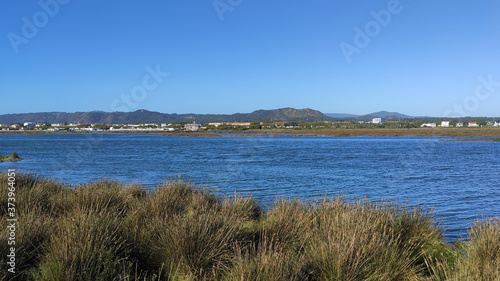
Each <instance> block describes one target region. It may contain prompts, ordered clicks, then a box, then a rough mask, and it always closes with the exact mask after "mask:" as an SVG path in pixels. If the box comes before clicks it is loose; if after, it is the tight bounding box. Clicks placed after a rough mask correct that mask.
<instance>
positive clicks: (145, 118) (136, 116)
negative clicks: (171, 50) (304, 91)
mask: <svg viewBox="0 0 500 281" xmlns="http://www.w3.org/2000/svg"><path fill="white" fill-rule="evenodd" d="M332 120H333V118H331V117H328V116H326V115H324V114H323V113H321V112H319V111H317V110H313V109H309V108H304V109H295V108H280V109H273V110H256V111H254V112H252V113H235V114H231V115H229V114H195V113H190V114H176V113H173V114H168V113H160V112H154V111H148V110H145V109H142V110H137V111H133V112H102V111H90V112H76V113H66V112H40V113H19V114H4V115H0V124H13V123H24V122H48V123H52V124H53V123H60V124H62V123H65V122H67V123H80V124H85V123H103V124H126V123H129V124H131V123H160V122H161V123H169V122H194V121H196V122H199V123H206V122H251V121H306V122H313V121H332Z"/></svg>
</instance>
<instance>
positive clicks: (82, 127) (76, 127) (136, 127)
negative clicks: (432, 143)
mask: <svg viewBox="0 0 500 281" xmlns="http://www.w3.org/2000/svg"><path fill="white" fill-rule="evenodd" d="M325 122H326V121H325ZM391 122H396V121H391ZM264 123H266V122H260V125H261V126H262V125H266V126H262V128H271V127H279V128H289V129H293V128H303V126H299V124H294V123H297V122H291V123H288V124H287V123H286V122H272V123H271V126H269V124H264ZM267 123H269V122H267ZM358 123H361V124H362V123H365V122H363V121H358ZM367 123H373V124H383V123H385V118H373V119H372V120H371V121H368V122H367ZM484 124H485V123H483V125H484ZM250 125H251V122H211V123H207V124H206V127H204V126H203V125H202V124H199V123H196V122H193V123H186V124H185V125H182V126H181V125H179V124H171V123H170V124H167V123H143V124H112V125H109V124H108V125H103V124H73V123H70V124H66V123H65V124H50V125H46V124H44V123H36V122H24V123H22V124H0V131H10V130H21V131H22V130H37V131H49V132H57V131H61V130H65V131H70V132H78V131H104V130H109V131H114V132H151V131H176V130H184V131H196V130H199V129H207V127H212V128H213V127H215V128H217V127H220V126H234V127H246V128H249V127H250ZM315 126H317V125H315ZM481 126H482V125H479V124H478V122H475V121H470V122H467V123H464V122H457V123H454V124H453V125H452V124H451V122H450V121H441V124H438V123H424V124H421V125H420V127H429V128H436V127H443V128H448V127H456V128H461V127H472V128H473V127H481ZM486 126H492V127H500V121H488V122H487V123H486ZM319 127H324V126H319ZM311 128H312V125H311Z"/></svg>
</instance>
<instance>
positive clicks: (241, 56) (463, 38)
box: [0, 0, 500, 116]
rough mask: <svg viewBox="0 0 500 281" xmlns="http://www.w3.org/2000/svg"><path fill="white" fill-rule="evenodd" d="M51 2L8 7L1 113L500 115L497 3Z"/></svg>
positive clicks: (4, 8)
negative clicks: (260, 111)
mask: <svg viewBox="0 0 500 281" xmlns="http://www.w3.org/2000/svg"><path fill="white" fill-rule="evenodd" d="M41 2H42V3H48V4H47V5H46V7H45V8H44V7H42V6H43V5H42V6H41V5H40V4H39V2H37V1H12V0H9V1H1V4H0V21H1V24H0V34H1V36H2V37H1V38H2V39H1V41H0V42H1V43H0V59H1V64H0V104H1V106H0V114H4V113H26V112H44V111H65V112H75V111H91V110H101V111H107V112H110V111H114V110H130V111H133V110H136V109H148V110H153V111H160V112H165V113H190V112H195V113H235V112H251V111H253V110H256V109H274V108H281V107H295V108H306V107H308V108H313V109H317V110H320V111H322V112H325V113H330V112H332V113H333V112H342V113H353V114H365V113H370V112H374V111H379V110H388V111H398V112H401V113H405V114H409V115H430V116H445V115H448V116H459V115H463V114H466V115H472V116H500V110H499V109H500V52H499V50H500V17H499V16H498V15H499V14H500V1H498V0H484V1H431V0H413V1H410V0H402V1H400V2H399V4H398V2H397V1H394V0H390V1H389V0H377V1H369V0H363V1H361V0H360V1H331V0H310V1H304V0H300V1H299V0H288V1H264V0H220V1H218V2H214V1H213V0H197V1H159V0H156V1H150V0H146V1H128V0H124V1H95V0H90V1H76V0H72V1H69V0H64V1H63V0H59V2H56V0H41ZM54 3H56V4H57V5H54ZM214 3H216V6H217V8H218V9H219V13H218V12H217V10H216V8H215V6H214ZM225 9H226V10H225ZM382 10H385V11H387V12H382V14H380V18H379V20H380V21H381V23H382V24H381V23H375V22H372V21H374V20H375V18H374V16H373V15H372V13H371V12H372V11H374V12H377V13H379V12H380V11H382ZM387 13H389V14H390V15H391V18H390V20H389V19H388V18H387V17H386V15H387ZM33 27H35V28H36V29H37V30H33ZM356 27H358V28H359V29H360V30H362V32H363V33H365V35H359V34H358V37H360V36H361V37H363V36H369V37H368V38H370V42H369V43H368V44H366V43H367V42H363V40H362V38H357V39H358V40H357V41H356V42H357V43H358V45H356V42H355V36H356V35H357V31H356V30H355V28H356ZM366 28H368V33H370V34H371V35H367V34H366V32H367V31H366ZM377 28H378V29H377ZM370 36H371V37H370ZM365 39H366V38H365ZM343 43H344V45H343V46H347V45H350V46H352V48H357V49H356V50H357V52H355V53H352V54H351V55H348V56H346V55H345V54H344V52H345V50H344V51H343V50H342V48H341V44H343ZM350 50H351V51H352V50H353V49H350ZM16 51H17V52H16ZM346 57H348V58H349V59H350V62H348V60H347V59H346ZM147 67H150V71H148V70H147ZM156 68H159V70H160V72H165V73H166V72H168V73H169V74H168V76H167V75H166V74H161V73H160V76H157V79H158V80H155V79H154V78H153V77H151V76H148V75H149V74H148V73H149V72H151V71H153V72H154V71H155V70H154V69H156ZM479 77H483V78H484V80H489V79H490V80H492V81H493V82H490V83H486V84H489V85H487V86H482V85H483V84H485V83H481V82H480V80H479ZM496 81H498V82H496ZM146 88H147V89H146ZM477 88H479V89H478V92H477V93H475V91H476V89H477ZM141 91H142V92H141ZM122 96H124V97H127V96H128V103H126V102H125V101H124V100H121V97H122ZM124 99H125V100H126V99H127V98H124ZM460 108H461V109H460Z"/></svg>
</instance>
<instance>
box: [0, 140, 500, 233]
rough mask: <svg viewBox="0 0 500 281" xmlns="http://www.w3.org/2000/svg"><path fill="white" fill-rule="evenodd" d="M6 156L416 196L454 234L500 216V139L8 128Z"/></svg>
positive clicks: (310, 190)
mask: <svg viewBox="0 0 500 281" xmlns="http://www.w3.org/2000/svg"><path fill="white" fill-rule="evenodd" d="M14 151H15V152H17V153H18V154H19V155H20V156H21V157H24V158H26V160H23V161H20V162H17V163H10V162H5V163H0V170H5V169H7V168H16V169H18V170H20V171H24V172H34V173H37V174H39V175H42V176H47V177H51V178H55V179H59V180H62V181H65V182H68V183H72V184H78V183H85V182H88V181H90V180H99V179H101V178H112V179H118V180H120V181H126V182H135V183H142V184H143V185H145V186H147V187H152V186H154V185H156V184H157V183H159V182H161V181H162V180H165V179H170V178H176V177H177V176H179V175H180V176H182V177H183V178H184V179H188V180H190V181H191V182H193V183H196V184H199V185H205V186H207V187H212V188H216V189H217V191H218V192H220V193H221V194H228V195H231V194H234V192H235V191H236V192H240V193H244V194H247V193H248V194H252V195H253V196H254V198H256V199H257V200H259V201H260V202H262V203H263V205H267V206H268V205H269V204H270V203H272V202H273V200H275V199H276V198H277V197H279V196H281V197H282V196H284V197H299V198H305V199H308V198H313V197H318V196H323V195H325V194H326V193H327V192H328V194H337V193H339V194H342V195H345V196H347V197H348V198H355V199H358V198H363V197H366V198H368V199H369V200H374V201H379V200H381V199H389V200H392V201H399V202H403V201H406V202H408V204H410V205H415V204H417V203H419V204H420V205H421V206H423V207H425V208H429V209H434V212H435V213H436V220H437V221H441V226H442V228H443V229H444V232H445V235H446V237H447V239H448V240H455V239H460V238H465V235H466V233H467V228H468V227H469V226H470V224H471V222H472V221H473V220H475V219H478V218H479V219H481V218H486V217H490V216H495V215H499V214H500V142H483V141H475V142H462V141H439V137H368V136H359V137H291V136H281V137H272V136H255V137H177V136H165V135H156V134H99V133H97V134H38V135H21V134H2V135H0V155H6V154H11V153H12V152H14Z"/></svg>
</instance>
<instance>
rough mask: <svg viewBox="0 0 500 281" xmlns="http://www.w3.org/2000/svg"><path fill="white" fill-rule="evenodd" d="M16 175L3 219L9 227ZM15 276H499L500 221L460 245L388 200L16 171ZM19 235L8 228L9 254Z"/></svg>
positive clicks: (0, 177)
mask: <svg viewBox="0 0 500 281" xmlns="http://www.w3.org/2000/svg"><path fill="white" fill-rule="evenodd" d="M7 180H8V177H7V174H6V173H1V174H0V182H1V183H2V189H1V190H0V193H1V194H0V201H1V204H0V206H1V207H0V212H1V215H2V216H1V220H2V224H3V225H6V224H7V208H6V207H7V198H8V194H7V192H8V190H7V188H6V186H7V184H6V183H7ZM15 193H16V194H15V197H16V215H17V218H18V220H19V222H18V225H17V228H16V274H11V273H9V272H7V269H8V265H7V262H6V255H5V254H2V255H1V256H0V267H1V269H0V280H499V279H500V220H499V219H497V218H492V219H487V220H484V221H482V222H475V223H474V224H473V225H472V227H471V229H470V231H469V237H468V239H469V240H467V241H466V242H456V243H455V245H450V244H448V243H446V242H444V240H443V236H442V233H441V231H440V230H439V228H438V227H437V226H436V225H435V224H434V223H433V215H432V213H430V212H428V211H426V210H423V209H422V208H420V207H418V206H417V207H408V206H403V205H397V204H393V203H391V202H387V201H383V202H378V203H372V202H368V201H367V200H358V201H349V200H346V199H345V198H342V197H335V198H322V199H319V200H316V201H299V200H285V199H283V200H277V201H276V202H275V203H274V205H273V206H272V207H271V208H269V210H267V211H265V212H263V211H262V210H261V209H260V207H259V204H258V202H256V201H255V200H254V199H252V198H251V197H244V196H239V195H234V196H231V197H222V198H220V197H217V196H216V195H215V194H214V193H213V191H212V190H209V189H206V188H202V187H197V186H195V185H193V184H191V183H187V182H184V181H182V180H180V179H178V180H176V181H169V182H163V183H160V184H159V185H158V186H157V187H155V188H154V190H153V191H151V192H149V191H146V190H144V189H143V188H142V187H141V186H140V185H126V184H122V183H119V182H116V181H110V180H101V181H98V182H92V183H88V184H85V185H81V186H77V187H70V186H68V185H66V184H64V183H60V182H57V181H54V180H48V179H43V178H39V177H36V176H35V175H31V174H17V175H16V191H15ZM8 238H9V233H8V231H7V230H6V228H3V229H2V230H1V232H0V251H1V252H2V253H8V251H9V247H10V246H8V243H7V241H8Z"/></svg>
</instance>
